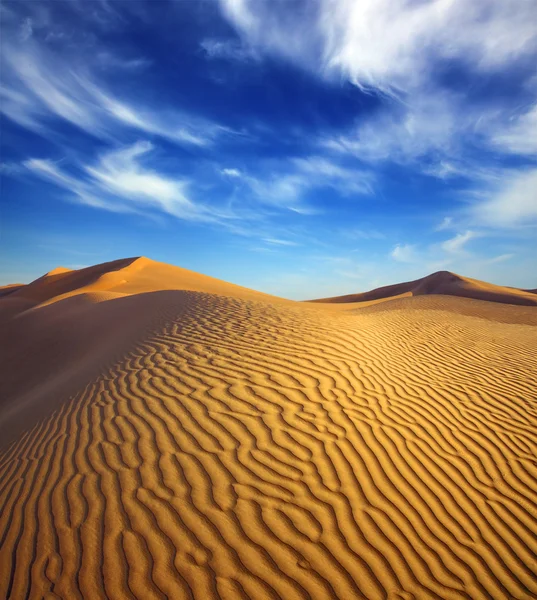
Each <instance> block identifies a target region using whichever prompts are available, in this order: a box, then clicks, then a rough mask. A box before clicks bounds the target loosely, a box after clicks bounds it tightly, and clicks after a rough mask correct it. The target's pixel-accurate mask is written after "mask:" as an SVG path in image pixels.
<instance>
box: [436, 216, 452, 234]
mask: <svg viewBox="0 0 537 600" xmlns="http://www.w3.org/2000/svg"><path fill="white" fill-rule="evenodd" d="M452 226H453V217H444V218H443V219H442V221H441V222H440V223H439V224H438V225H437V226H436V227H435V229H434V230H435V231H444V230H446V229H450V228H451V227H452Z"/></svg>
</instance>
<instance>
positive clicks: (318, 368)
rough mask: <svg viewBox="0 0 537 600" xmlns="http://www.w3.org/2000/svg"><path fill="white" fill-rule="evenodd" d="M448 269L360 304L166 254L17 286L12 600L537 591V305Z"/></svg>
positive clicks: (11, 364) (479, 595)
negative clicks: (233, 279) (292, 293)
mask: <svg viewBox="0 0 537 600" xmlns="http://www.w3.org/2000/svg"><path fill="white" fill-rule="evenodd" d="M435 276H436V275H435ZM449 276H451V274H447V276H446V275H445V274H444V275H442V276H441V277H440V279H442V277H443V279H442V281H441V283H442V285H441V288H442V290H441V293H442V294H443V295H430V294H431V293H433V292H434V291H435V290H433V292H431V291H429V292H426V291H424V292H423V293H421V294H419V293H416V294H414V293H413V288H412V286H410V289H409V290H406V291H400V290H399V292H398V293H391V295H392V296H399V297H398V299H395V300H391V301H389V302H382V303H380V304H373V305H371V304H369V305H367V304H366V306H365V307H363V308H360V306H362V303H354V304H353V303H349V302H348V301H347V302H346V304H347V308H348V310H340V309H338V308H337V306H336V305H335V304H333V303H326V304H323V303H297V302H291V301H286V300H282V299H278V298H274V297H271V296H268V295H264V294H261V293H257V292H253V291H250V290H246V289H244V288H240V287H238V286H233V285H231V284H227V283H224V282H220V281H218V280H215V279H211V278H209V277H204V276H202V275H198V274H195V273H192V272H189V271H185V270H183V269H179V268H176V267H171V266H168V265H164V264H161V263H155V262H152V261H149V260H148V259H137V260H134V259H129V260H124V261H116V262H115V263H108V264H106V265H98V266H96V267H92V268H89V269H83V270H80V271H68V270H65V269H63V270H62V269H59V270H56V271H53V272H51V273H50V274H48V275H47V276H44V277H43V278H41V279H39V280H37V281H35V282H34V283H32V284H29V285H26V286H18V287H17V286H13V287H11V288H4V289H3V290H0V348H2V361H1V363H0V364H1V369H2V371H1V374H0V386H1V388H0V598H10V599H16V600H19V599H27V598H31V599H34V598H35V599H41V598H46V599H47V600H49V599H52V598H62V599H65V600H72V599H80V598H84V599H88V600H94V599H101V598H110V599H118V600H120V599H134V598H136V599H139V600H151V599H158V600H162V599H166V598H168V599H183V598H184V599H196V600H211V599H216V598H222V599H225V600H235V599H242V598H244V599H245V598H249V599H255V600H265V599H267V600H268V599H271V600H273V599H282V600H295V599H313V600H323V599H335V598H338V599H341V600H350V599H354V598H367V599H372V600H377V599H378V600H386V599H388V600H410V599H422V598H424V599H426V598H435V599H442V600H449V599H455V598H457V599H459V598H466V599H472V600H479V599H490V598H504V599H529V598H537V578H536V568H537V352H536V350H537V343H536V342H537V309H536V308H535V307H534V306H531V305H528V306H521V305H515V304H516V302H511V303H509V304H506V303H505V302H509V300H510V299H512V298H524V299H531V298H532V294H531V292H522V291H519V292H517V291H516V290H511V291H509V288H500V289H501V290H508V291H507V292H505V291H502V292H501V294H500V293H499V292H498V289H497V288H496V287H495V286H487V284H483V283H481V282H475V283H472V281H471V280H464V281H463V284H464V285H463V286H462V287H465V288H466V289H470V290H472V289H474V291H475V290H476V289H477V290H478V292H479V294H480V296H479V298H480V299H475V298H476V295H475V294H474V297H473V298H471V297H460V296H461V295H463V296H464V295H466V296H468V295H469V294H468V293H466V294H456V293H454V294H451V292H450V290H451V289H452V288H453V286H451V288H450V286H449V281H447V282H446V281H444V280H445V279H446V278H447V277H449ZM459 279H461V278H459ZM412 283H415V282H412ZM406 285H408V284H406ZM454 285H455V287H456V288H457V287H458V288H460V287H461V284H460V283H458V282H457V281H455V284H454ZM472 286H474V287H473V288H472ZM433 287H434V286H433ZM487 290H489V292H490V294H491V298H490V299H492V300H494V301H493V302H491V301H486V297H487V296H486V293H487ZM395 291H397V290H395ZM401 294H402V296H401ZM405 294H406V295H405ZM388 295H389V294H388ZM374 299H375V298H369V300H374ZM365 301H366V302H368V300H367V299H365ZM526 303H527V304H531V303H530V302H526Z"/></svg>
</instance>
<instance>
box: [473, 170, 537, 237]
mask: <svg viewBox="0 0 537 600" xmlns="http://www.w3.org/2000/svg"><path fill="white" fill-rule="evenodd" d="M475 195H476V196H477V198H478V200H477V202H476V203H475V204H474V205H473V206H471V207H470V209H469V210H468V212H469V216H470V218H471V219H473V220H474V221H475V222H476V223H479V224H480V225H483V226H489V227H500V228H503V227H514V226H524V225H528V226H529V225H535V224H537V168H527V169H520V170H514V171H512V172H509V171H506V172H505V174H504V177H503V178H502V180H501V181H500V182H499V184H498V185H496V186H495V187H494V188H491V189H489V190H480V191H478V192H477V193H476V194H475Z"/></svg>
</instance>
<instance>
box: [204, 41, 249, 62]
mask: <svg viewBox="0 0 537 600" xmlns="http://www.w3.org/2000/svg"><path fill="white" fill-rule="evenodd" d="M200 46H201V48H202V50H203V52H204V53H205V55H206V56H207V58H210V59H221V60H233V61H239V62H251V61H258V60H259V59H260V57H259V54H258V53H257V52H256V51H255V50H254V49H253V48H252V47H250V46H247V45H245V44H242V43H241V42H240V41H239V40H226V39H215V38H206V39H204V40H202V41H201V43H200Z"/></svg>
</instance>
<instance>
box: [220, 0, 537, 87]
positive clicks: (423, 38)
mask: <svg viewBox="0 0 537 600" xmlns="http://www.w3.org/2000/svg"><path fill="white" fill-rule="evenodd" d="M220 4H221V6H222V9H223V13H224V15H225V16H226V17H227V18H228V19H229V21H230V22H231V23H232V24H233V25H234V27H235V28H236V30H237V31H238V32H239V33H240V35H242V36H243V38H244V39H245V40H247V41H248V42H249V43H250V44H251V45H253V46H254V47H259V48H261V49H263V50H265V51H266V52H271V53H277V54H280V55H282V56H285V57H286V58H288V59H290V60H293V61H295V62H297V63H299V64H302V65H304V66H306V67H309V68H311V69H314V70H316V71H318V72H321V73H322V74H324V75H325V76H328V77H330V76H334V75H337V76H338V77H340V76H343V77H345V78H347V79H348V80H349V81H351V82H353V83H354V84H355V85H357V86H360V87H363V88H375V89H380V90H383V91H385V92H388V93H397V92H398V91H399V90H402V89H408V88H409V87H416V86H417V85H419V82H421V81H423V80H424V79H427V78H429V77H431V76H432V74H433V73H432V71H433V69H434V63H435V61H436V60H440V59H456V60H460V61H463V62H465V63H466V64H468V65H470V66H472V67H475V68H477V69H480V70H494V69H497V68H498V67H500V66H504V65H508V64H510V63H512V62H513V61H514V60H516V59H517V58H519V57H523V56H526V55H528V54H529V53H531V52H532V51H534V50H535V48H536V44H537V32H536V30H535V21H534V18H535V12H534V11H535V4H534V2H533V0H520V1H518V2H517V3H516V6H515V5H513V4H510V3H506V2H504V1H503V0H478V1H475V2H472V3H468V2H467V1H466V0H432V1H429V2H406V1H404V0H360V2H356V1H355V0H337V1H335V0H319V2H317V3H315V4H313V5H312V4H307V9H308V10H304V9H303V7H301V5H299V4H295V3H285V2H274V1H273V0H220Z"/></svg>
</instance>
